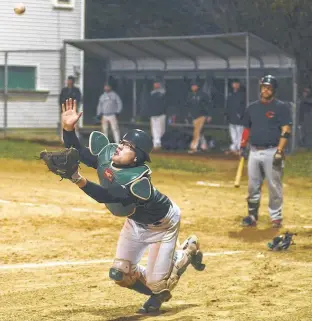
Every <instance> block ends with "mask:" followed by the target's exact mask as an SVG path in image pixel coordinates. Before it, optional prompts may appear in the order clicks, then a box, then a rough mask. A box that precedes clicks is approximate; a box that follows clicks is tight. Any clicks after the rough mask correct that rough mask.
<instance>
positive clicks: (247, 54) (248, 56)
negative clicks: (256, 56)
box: [246, 33, 250, 106]
mask: <svg viewBox="0 0 312 321" xmlns="http://www.w3.org/2000/svg"><path fill="white" fill-rule="evenodd" d="M249 71H250V52H249V34H248V33H247V34H246V104H247V106H248V105H249V99H250V98H249V96H250V88H249V78H250V73H249Z"/></svg>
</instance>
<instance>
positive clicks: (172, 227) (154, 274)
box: [62, 101, 205, 314]
mask: <svg viewBox="0 0 312 321" xmlns="http://www.w3.org/2000/svg"><path fill="white" fill-rule="evenodd" d="M80 116H81V113H77V111H76V106H75V102H73V101H67V102H66V104H65V105H63V113H62V125H63V130H64V133H63V134H64V143H65V146H66V147H67V148H69V147H74V148H75V149H77V150H78V151H79V157H80V160H81V162H83V163H84V164H86V165H87V166H89V167H93V168H94V169H96V170H97V174H98V178H99V181H100V185H98V184H95V183H93V182H91V181H89V180H87V179H86V178H85V177H83V176H82V175H81V174H80V173H79V172H78V171H77V172H75V173H74V175H72V177H71V179H70V180H71V181H72V182H73V183H75V184H76V185H77V186H78V187H79V188H80V189H81V190H82V191H83V192H84V193H86V194H87V195H89V196H90V197H92V198H93V199H95V200H96V201H97V202H99V203H104V204H105V205H106V207H107V208H108V210H109V211H110V212H111V213H112V214H113V215H115V216H124V217H126V221H125V223H124V226H123V228H122V230H121V232H120V236H119V240H118V244H117V251H116V257H115V259H114V262H113V264H112V266H111V268H110V270H109V276H110V278H111V279H112V280H113V281H114V282H115V283H116V284H117V285H119V286H122V287H126V288H129V289H131V290H133V291H136V292H139V293H142V294H145V295H147V296H149V298H148V299H147V301H146V302H145V303H144V304H143V306H142V307H141V308H140V309H139V311H138V312H139V313H142V314H145V313H155V312H156V313H157V312H158V311H159V309H160V307H161V305H162V303H163V302H166V301H168V300H169V299H170V298H171V291H172V290H173V289H174V287H175V286H176V285H177V283H178V281H179V279H180V277H181V275H182V274H183V273H184V272H185V270H186V268H187V267H188V266H189V265H192V266H193V267H194V268H195V269H196V270H199V271H202V270H203V269H204V268H205V265H204V264H202V256H203V255H202V252H201V251H199V242H198V239H197V237H196V236H194V235H192V236H190V237H188V238H187V239H186V240H185V241H184V242H183V244H182V245H181V247H179V248H178V249H177V250H176V242H177V238H178V233H179V227H180V209H179V207H178V206H177V205H176V204H175V203H174V202H173V201H171V200H170V199H169V198H168V197H167V196H166V195H164V194H162V193H160V192H159V191H158V190H157V189H156V188H155V187H154V186H153V185H152V182H151V170H150V168H149V167H148V166H147V165H146V162H150V156H149V154H150V152H151V150H152V148H153V141H152V139H151V137H150V136H148V135H147V134H146V133H145V132H144V131H142V130H139V129H134V130H130V131H129V132H128V133H126V134H125V135H124V136H123V138H122V139H121V140H120V142H119V143H118V144H115V143H110V142H109V141H108V138H107V137H106V136H105V135H104V134H103V133H101V132H97V131H95V132H92V133H91V135H90V138H89V147H85V146H82V145H81V144H80V143H79V141H78V139H77V137H76V134H75V130H74V126H75V123H76V122H77V121H78V119H79V117H80ZM147 248H148V249H149V252H148V261H147V266H146V267H143V266H141V265H139V261H140V260H141V258H142V256H143V254H144V252H145V250H146V249H147Z"/></svg>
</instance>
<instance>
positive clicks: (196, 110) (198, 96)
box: [186, 80, 212, 154]
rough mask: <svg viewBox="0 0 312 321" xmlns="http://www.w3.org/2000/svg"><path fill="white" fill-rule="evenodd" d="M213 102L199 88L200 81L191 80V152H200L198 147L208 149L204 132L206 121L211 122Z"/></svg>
mask: <svg viewBox="0 0 312 321" xmlns="http://www.w3.org/2000/svg"><path fill="white" fill-rule="evenodd" d="M210 108H211V102H210V99H209V96H208V95H207V94H206V93H204V92H203V91H200V90H199V83H198V82H197V81H196V80H195V81H192V82H191V92H190V93H189V95H188V97H187V101H186V109H187V114H188V118H190V119H191V120H192V122H193V126H194V129H193V139H192V141H191V144H190V149H189V151H188V153H189V154H194V153H197V152H198V147H200V148H201V150H203V151H205V150H207V149H208V146H207V142H206V139H205V137H204V135H203V133H202V131H203V127H204V125H205V122H207V123H210V122H211V120H212V118H211V116H209V111H210Z"/></svg>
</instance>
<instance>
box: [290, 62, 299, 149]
mask: <svg viewBox="0 0 312 321" xmlns="http://www.w3.org/2000/svg"><path fill="white" fill-rule="evenodd" d="M292 72H293V74H292V84H293V108H292V109H293V110H292V116H293V126H292V134H291V138H292V139H291V152H294V151H295V149H296V146H297V110H298V108H297V92H298V88H297V67H296V63H295V62H294V66H293V68H292Z"/></svg>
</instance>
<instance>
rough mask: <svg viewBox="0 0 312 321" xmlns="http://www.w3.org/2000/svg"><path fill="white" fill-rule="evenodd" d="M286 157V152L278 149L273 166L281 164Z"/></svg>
mask: <svg viewBox="0 0 312 321" xmlns="http://www.w3.org/2000/svg"><path fill="white" fill-rule="evenodd" d="M284 159H285V154H284V152H283V151H281V150H277V151H276V153H275V154H274V157H273V166H281V165H282V162H283V160H284Z"/></svg>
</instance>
